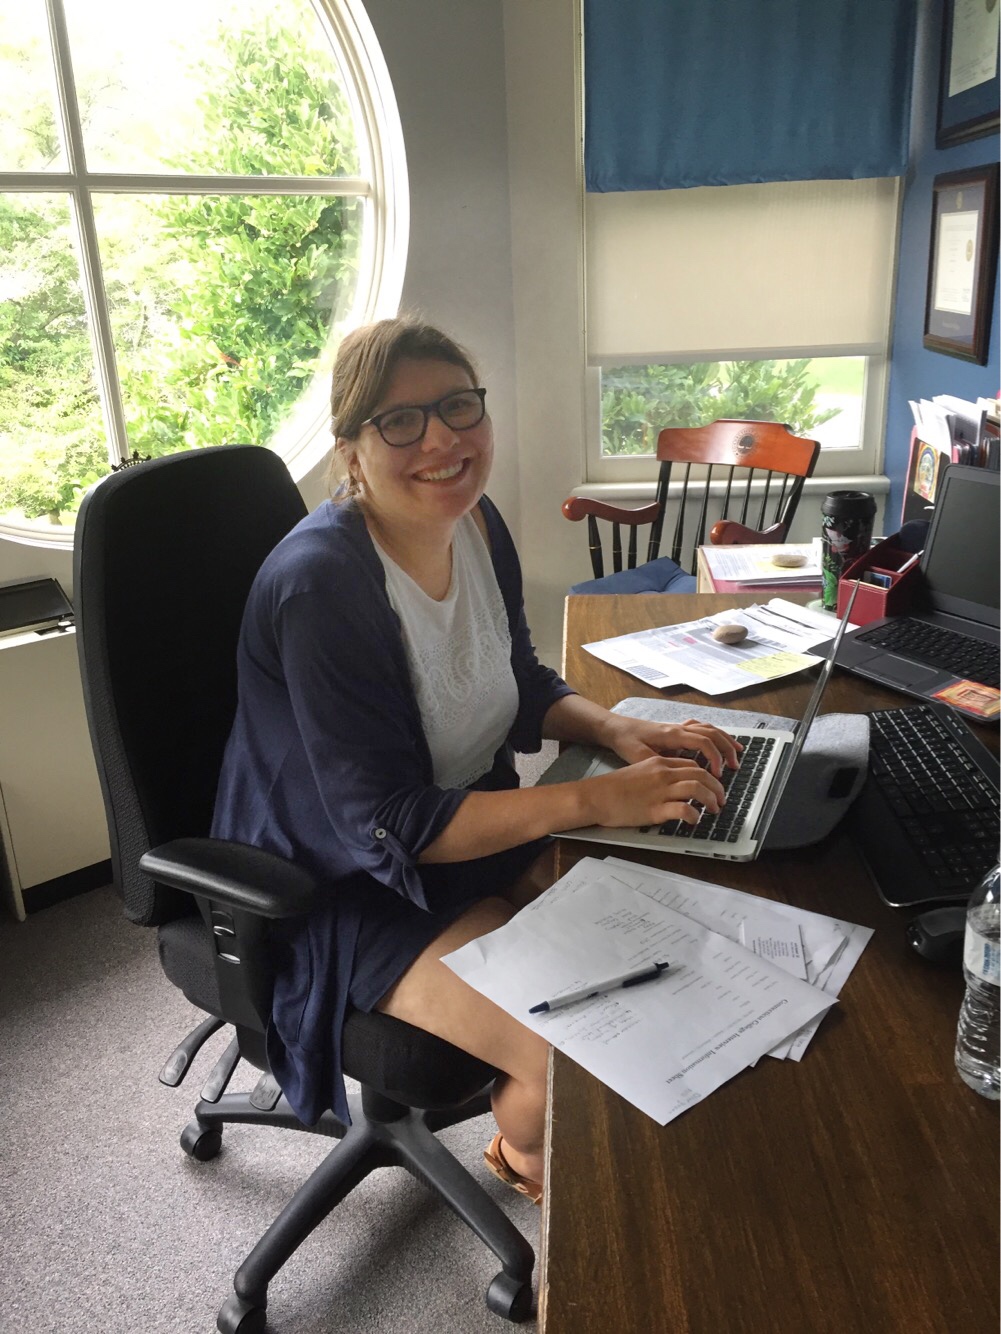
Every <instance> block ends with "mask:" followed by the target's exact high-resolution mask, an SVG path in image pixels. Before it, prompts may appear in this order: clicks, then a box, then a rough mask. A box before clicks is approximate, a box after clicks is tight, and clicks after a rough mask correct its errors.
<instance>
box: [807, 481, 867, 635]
mask: <svg viewBox="0 0 1001 1334" xmlns="http://www.w3.org/2000/svg"><path fill="white" fill-rule="evenodd" d="M820 514H821V519H820V541H821V556H820V568H821V570H822V572H823V580H824V610H825V611H837V607H838V581H839V579H840V578H841V576H842V574H843V573H844V572H845V570H847V568H848V566H849V565H851V564H852V563H853V562H854V561H856V560H858V558H859V556H864V555H865V553H866V552H867V551H868V550H869V547H870V546H871V544H872V521H873V519H874V518H875V517H876V501H875V498H874V497H873V496H871V495H870V494H869V492H868V491H832V492H831V493H830V495H828V496H825V497H824V502H823V504H822V505H821V507H820Z"/></svg>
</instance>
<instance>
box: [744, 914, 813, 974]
mask: <svg viewBox="0 0 1001 1334" xmlns="http://www.w3.org/2000/svg"><path fill="white" fill-rule="evenodd" d="M740 943H741V944H742V945H743V946H744V948H745V949H748V950H752V951H753V952H754V953H755V954H757V955H758V956H759V957H760V958H762V959H767V960H768V961H769V963H773V964H774V965H775V967H776V968H781V969H783V971H784V972H787V973H791V974H792V976H793V977H801V978H802V979H803V981H804V982H806V981H807V975H806V954H805V953H804V950H803V933H802V932H801V931H800V929H799V927H798V926H797V925H796V923H795V922H782V923H781V924H780V928H779V930H777V931H763V930H762V929H761V927H760V926H758V925H754V926H749V925H748V923H747V922H742V923H741V925H740Z"/></svg>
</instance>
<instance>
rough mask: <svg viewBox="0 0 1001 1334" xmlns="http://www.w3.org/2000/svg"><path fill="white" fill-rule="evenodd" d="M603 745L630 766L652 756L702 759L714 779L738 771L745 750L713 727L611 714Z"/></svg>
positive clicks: (690, 722)
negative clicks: (734, 770) (726, 772)
mask: <svg viewBox="0 0 1001 1334" xmlns="http://www.w3.org/2000/svg"><path fill="white" fill-rule="evenodd" d="M610 719H611V721H610V722H609V723H608V724H607V725H606V735H605V736H604V737H603V738H602V745H604V746H607V748H608V749H609V750H613V751H614V752H615V754H616V755H618V756H619V757H620V758H621V759H623V760H625V761H626V762H627V763H628V764H635V763H636V762H637V760H645V759H649V758H650V756H651V755H673V756H675V757H679V758H688V759H694V758H695V757H700V759H701V760H704V761H705V766H706V768H707V769H708V770H709V772H710V773H711V774H712V775H713V777H714V778H719V777H721V775H722V774H723V772H724V770H725V769H736V768H737V765H738V763H739V757H740V752H741V751H742V750H743V746H741V744H740V743H739V742H738V741H735V740H734V738H733V737H732V736H730V735H729V734H728V733H726V732H724V731H722V730H721V729H720V728H718V727H712V726H711V725H710V724H709V723H700V722H696V721H695V720H694V719H689V720H688V722H685V723H680V724H673V723H656V722H652V721H651V720H649V719H646V718H629V717H626V716H625V715H624V714H611V715H610Z"/></svg>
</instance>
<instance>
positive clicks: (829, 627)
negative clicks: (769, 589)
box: [583, 598, 837, 695]
mask: <svg viewBox="0 0 1001 1334" xmlns="http://www.w3.org/2000/svg"><path fill="white" fill-rule="evenodd" d="M720 625H743V626H744V627H745V628H746V630H747V638H746V639H745V640H744V641H743V642H742V643H740V644H736V645H733V644H721V643H719V642H718V641H717V640H715V639H713V631H714V630H716V629H717V627H718V626H720ZM836 630H837V621H836V620H835V619H834V618H833V617H832V616H831V615H830V614H829V613H828V612H822V611H821V612H818V611H813V610H811V609H810V608H809V607H799V606H797V605H796V604H795V603H793V602H787V601H786V600H785V598H772V599H771V601H770V602H768V603H767V604H765V605H763V606H757V605H755V606H753V607H733V608H731V609H730V610H729V611H720V612H716V613H715V615H713V616H706V617H704V618H703V619H702V620H700V621H685V622H683V623H682V624H681V625H665V626H659V627H656V628H654V629H652V630H638V631H636V632H635V633H633V634H628V635H616V636H615V637H614V638H612V639H601V640H596V641H595V642H594V643H591V644H584V645H583V647H584V648H585V649H586V650H587V651H588V653H591V654H593V655H594V657H596V658H600V659H601V660H602V661H603V662H608V663H611V665H612V666H613V667H618V668H620V669H621V670H622V671H624V672H628V673H629V674H630V676H635V677H637V678H638V679H639V680H641V681H645V682H646V683H647V685H652V686H658V687H660V688H661V689H663V688H664V687H666V686H677V685H688V686H692V687H693V689H695V690H701V691H702V692H703V694H706V695H723V694H727V693H728V692H730V691H732V690H743V689H745V688H746V687H747V686H752V685H758V684H760V683H761V681H763V680H766V681H767V680H774V679H775V678H777V677H780V676H788V675H790V674H791V673H792V672H799V671H802V670H803V668H804V667H812V666H813V665H814V663H818V662H820V659H819V658H818V657H817V656H816V655H815V654H812V653H809V652H807V650H808V649H810V648H812V647H813V646H814V645H815V644H821V643H823V641H824V640H825V639H830V638H831V635H832V634H833V633H834V631H836Z"/></svg>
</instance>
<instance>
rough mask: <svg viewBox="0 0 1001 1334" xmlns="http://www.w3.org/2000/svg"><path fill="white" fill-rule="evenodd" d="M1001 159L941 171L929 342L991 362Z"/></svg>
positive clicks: (931, 255) (935, 200) (935, 195)
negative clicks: (962, 169)
mask: <svg viewBox="0 0 1001 1334" xmlns="http://www.w3.org/2000/svg"><path fill="white" fill-rule="evenodd" d="M997 197H998V164H997V163H996V162H992V163H989V164H988V165H987V166H985V167H968V168H967V169H966V170H965V171H952V172H947V173H946V174H945V175H943V176H936V177H935V180H934V183H933V185H932V217H931V242H930V245H929V250H928V295H927V297H926V300H925V328H924V345H925V347H927V348H931V350H932V351H934V352H945V353H947V354H948V355H949V356H952V357H961V358H962V359H963V360H964V361H974V362H976V363H977V365H979V366H986V365H987V343H988V336H989V331H990V323H991V309H992V306H993V301H994V275H995V273H996V271H997V258H998V234H997V217H998V209H997Z"/></svg>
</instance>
